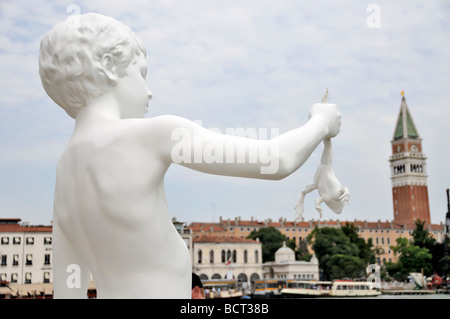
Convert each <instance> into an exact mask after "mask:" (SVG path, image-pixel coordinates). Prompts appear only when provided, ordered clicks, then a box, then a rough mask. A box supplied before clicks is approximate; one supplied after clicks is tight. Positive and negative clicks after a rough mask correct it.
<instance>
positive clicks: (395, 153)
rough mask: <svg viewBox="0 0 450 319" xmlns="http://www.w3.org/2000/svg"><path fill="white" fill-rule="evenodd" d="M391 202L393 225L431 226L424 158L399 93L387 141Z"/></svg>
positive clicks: (406, 108) (419, 140) (419, 141)
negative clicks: (394, 122)
mask: <svg viewBox="0 0 450 319" xmlns="http://www.w3.org/2000/svg"><path fill="white" fill-rule="evenodd" d="M391 144H392V155H391V156H390V157H389V162H390V164H391V180H392V199H393V204H394V223H396V224H399V225H405V224H406V225H411V224H413V223H414V220H417V219H420V220H421V221H425V222H426V223H427V224H431V218H430V206H429V203H428V186H427V170H426V157H425V154H423V153H422V139H421V138H420V136H419V133H418V131H417V129H416V126H415V125H414V122H413V119H412V117H411V113H410V112H409V109H408V105H407V104H406V99H405V96H404V93H403V91H402V101H401V105H400V113H399V115H398V119H397V125H396V127H395V131H394V137H393V139H392V141H391Z"/></svg>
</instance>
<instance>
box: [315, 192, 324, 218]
mask: <svg viewBox="0 0 450 319" xmlns="http://www.w3.org/2000/svg"><path fill="white" fill-rule="evenodd" d="M322 202H323V199H322V197H319V198H317V199H316V210H317V211H318V212H319V215H320V219H322V216H323V209H322V207H320V204H321V203H322Z"/></svg>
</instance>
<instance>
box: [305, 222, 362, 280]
mask: <svg viewBox="0 0 450 319" xmlns="http://www.w3.org/2000/svg"><path fill="white" fill-rule="evenodd" d="M308 241H309V242H312V249H313V250H314V252H315V254H316V257H317V259H318V260H319V266H320V269H321V270H322V271H323V275H324V277H325V278H327V279H332V278H333V279H334V278H337V277H336V276H338V274H337V272H336V269H337V268H339V267H340V265H342V264H341V259H343V258H344V257H343V256H349V257H355V258H356V259H360V258H359V257H358V256H359V249H358V247H357V245H356V244H354V243H352V242H351V240H350V238H349V237H347V236H346V235H345V233H344V232H343V231H342V229H340V228H331V227H323V228H317V227H316V228H315V229H314V230H313V231H312V233H311V234H310V235H309V236H308ZM344 259H345V260H348V258H346V257H345V258H344ZM356 259H354V260H353V261H355V260H356ZM355 264H360V263H359V261H358V262H356V263H355ZM352 273H353V270H352ZM339 276H340V277H351V276H352V274H350V273H349V274H344V273H339Z"/></svg>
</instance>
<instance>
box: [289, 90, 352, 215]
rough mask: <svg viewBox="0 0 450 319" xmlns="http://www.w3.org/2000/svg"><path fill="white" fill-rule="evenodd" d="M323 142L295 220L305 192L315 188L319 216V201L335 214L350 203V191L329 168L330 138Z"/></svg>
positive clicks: (301, 204) (299, 204) (299, 212)
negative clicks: (312, 179) (320, 154)
mask: <svg viewBox="0 0 450 319" xmlns="http://www.w3.org/2000/svg"><path fill="white" fill-rule="evenodd" d="M327 101H328V90H327V92H326V94H325V97H324V99H323V100H322V102H324V103H326V102H327ZM323 144H324V149H323V151H322V157H321V159H320V165H319V167H317V170H316V172H315V174H314V183H313V184H310V185H308V186H306V187H305V189H304V190H303V191H302V193H301V195H300V198H299V200H298V202H297V205H296V206H295V208H294V209H295V210H296V216H295V220H300V219H301V218H302V215H303V209H304V201H305V196H306V194H309V193H310V192H312V191H313V190H315V189H317V191H318V192H319V195H320V197H319V198H317V199H316V210H317V211H318V212H319V214H320V218H322V216H323V209H322V207H321V206H320V205H321V203H323V202H324V203H325V204H327V206H328V207H329V208H330V209H331V210H332V211H333V212H335V213H336V214H340V213H341V212H342V210H343V208H344V206H345V205H346V204H349V203H350V193H349V191H348V188H347V187H345V186H342V185H341V183H339V181H338V179H337V178H336V176H335V175H334V172H333V169H332V168H331V163H332V155H331V139H324V140H323Z"/></svg>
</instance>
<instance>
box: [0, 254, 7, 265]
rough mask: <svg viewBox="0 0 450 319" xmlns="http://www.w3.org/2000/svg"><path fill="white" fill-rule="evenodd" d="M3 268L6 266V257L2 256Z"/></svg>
mask: <svg viewBox="0 0 450 319" xmlns="http://www.w3.org/2000/svg"><path fill="white" fill-rule="evenodd" d="M1 265H2V266H6V255H2V263H1Z"/></svg>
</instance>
